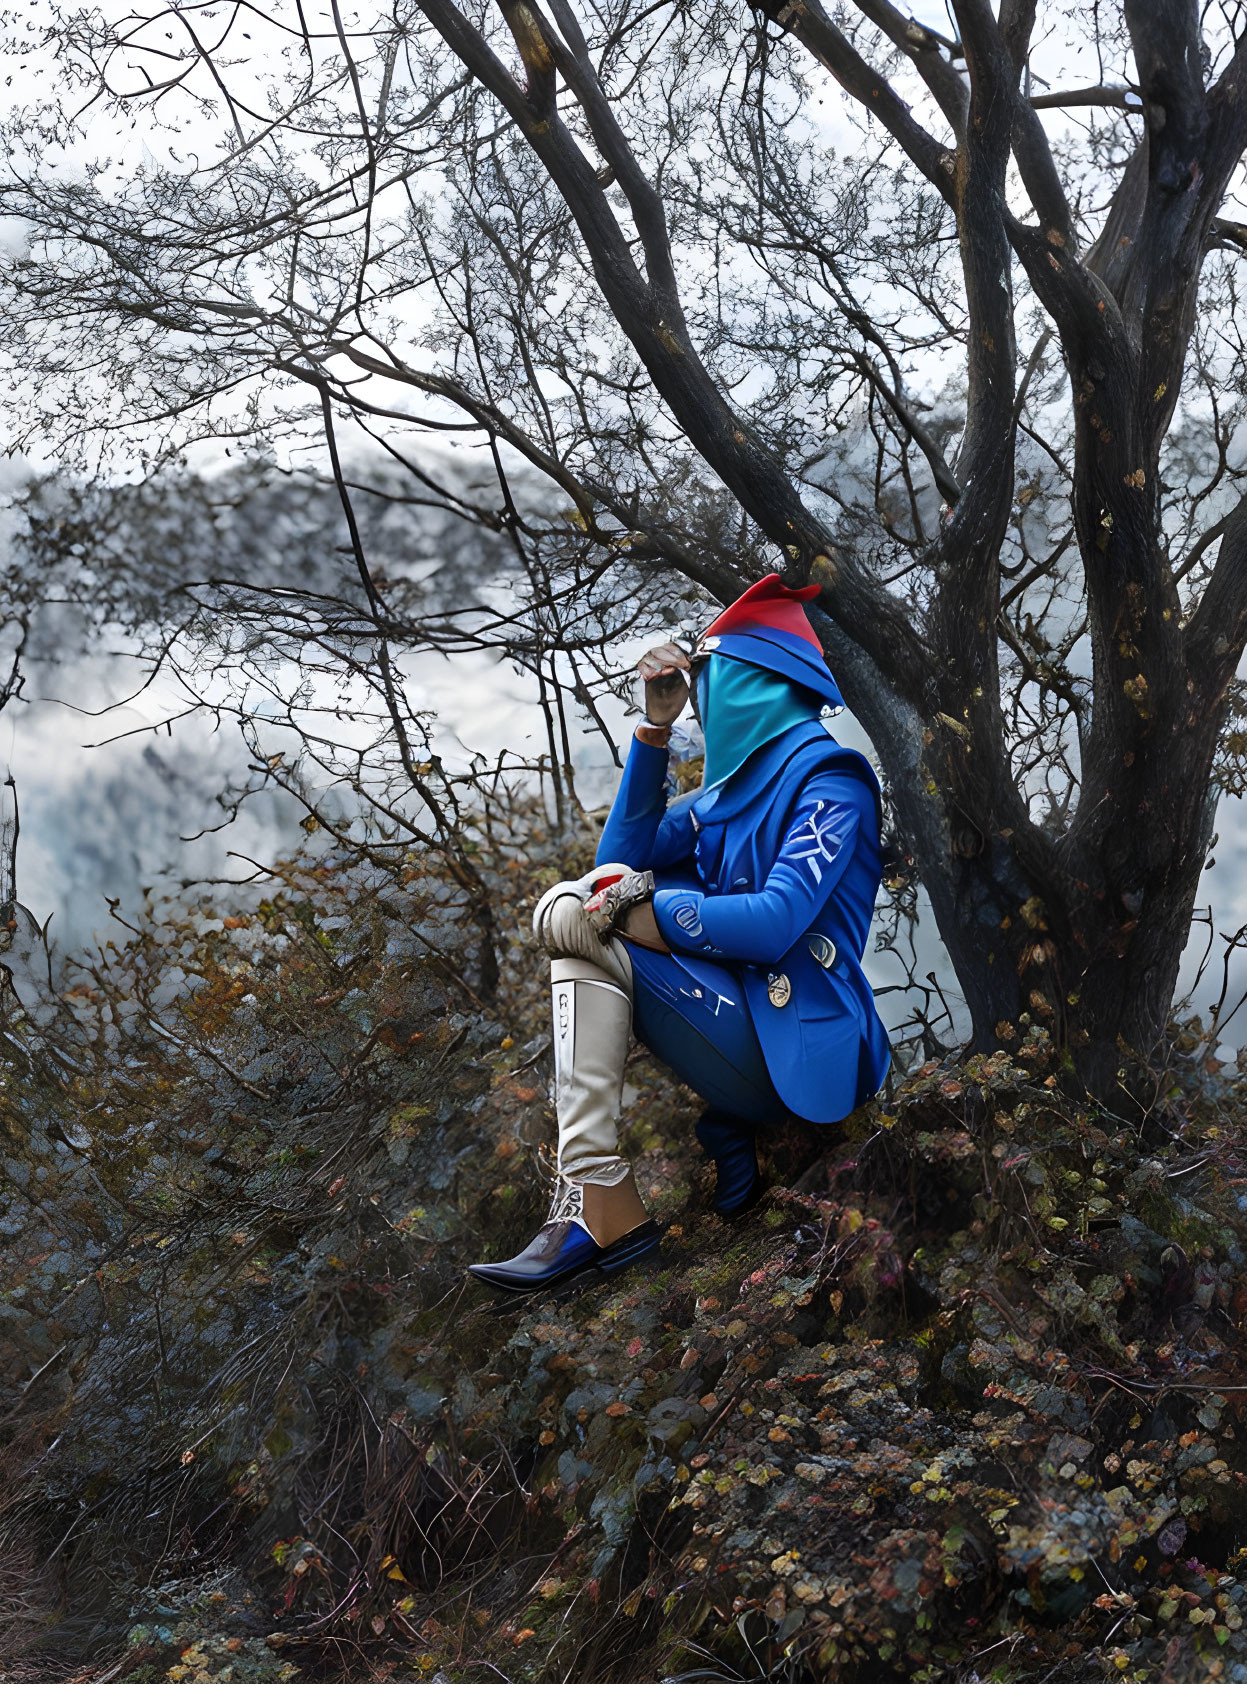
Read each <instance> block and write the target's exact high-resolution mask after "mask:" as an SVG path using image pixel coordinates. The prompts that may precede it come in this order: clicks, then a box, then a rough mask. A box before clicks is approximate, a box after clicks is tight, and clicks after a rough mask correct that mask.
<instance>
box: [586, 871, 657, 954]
mask: <svg viewBox="0 0 1247 1684" xmlns="http://www.w3.org/2000/svg"><path fill="white" fill-rule="evenodd" d="M617 872H618V873H620V875H618V876H617V875H616V873H617ZM602 878H605V881H604V882H603V881H602ZM599 883H600V887H597V888H595V889H594V892H593V894H591V895H590V896H589V898H588V900H586V901H585V916H586V917H587V918H588V920H589V923H590V924H591V925H592V926H593V928H594V929H595V930H596V931H597V933H598V935H599V936H600V937H601V939H602V940H603V941H605V940H606V939H607V938H608V937H609V936H611V935H613V934H614V933H615V931H616V930H617V929H618V927H619V925H620V922H621V920H622V919H623V917H624V915H625V914H626V913H627V912H628V910H629V908H630V907H634V906H636V905H637V904H638V903H639V902H641V901H647V900H649V899H651V897H652V896H653V893H654V873H653V872H652V871H629V869H628V868H627V866H608V867H607V868H606V869H605V870H604V871H600V872H599Z"/></svg>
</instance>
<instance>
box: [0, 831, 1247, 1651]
mask: <svg viewBox="0 0 1247 1684" xmlns="http://www.w3.org/2000/svg"><path fill="white" fill-rule="evenodd" d="M514 875H515V880H514V881H513V882H512V883H511V884H510V885H505V887H506V889H507V894H508V897H509V898H510V899H511V900H512V901H513V902H516V903H518V902H523V901H524V900H526V899H527V898H528V897H529V896H531V894H532V893H533V892H535V890H536V889H537V888H538V887H539V886H540V879H539V878H534V877H533V876H532V875H531V874H526V873H524V872H520V871H518V869H517V870H516V872H515V874H514ZM548 875H549V873H547V876H548ZM405 876H406V881H405V882H398V881H395V879H394V878H392V877H386V878H384V879H380V878H377V879H368V878H366V877H364V876H361V875H360V874H359V873H358V872H348V871H346V870H345V869H339V868H335V865H334V863H333V861H332V859H329V858H327V857H322V858H321V859H320V860H319V861H317V862H312V861H304V862H302V863H299V864H296V865H293V866H290V867H288V868H285V869H284V871H283V872H282V873H281V874H280V875H279V877H277V878H275V879H274V880H273V882H272V883H271V884H270V886H269V887H268V888H267V889H266V890H265V891H264V892H263V894H259V893H257V895H256V896H254V897H253V898H252V899H251V900H249V901H247V902H245V903H243V904H238V905H232V906H231V907H229V908H224V907H221V906H214V905H210V904H207V903H200V904H196V905H193V906H189V907H188V906H187V905H184V904H181V905H177V906H173V905H170V906H166V907H163V908H153V909H151V910H150V912H149V914H148V915H147V916H146V917H145V918H144V919H143V920H142V921H140V922H139V923H137V924H136V925H135V927H134V929H133V930H132V931H130V932H129V933H128V934H127V935H126V939H125V941H124V942H119V943H118V945H117V947H116V948H114V949H113V950H112V951H110V952H106V953H105V954H103V955H102V956H100V958H99V960H98V962H97V963H96V964H95V965H94V966H91V967H84V968H83V969H82V970H81V972H80V974H79V979H78V980H77V982H76V983H75V984H74V986H73V989H72V990H71V992H70V993H69V995H68V996H67V998H66V999H65V1000H64V1001H63V1002H62V1004H61V1007H60V1008H58V1013H57V1014H56V1015H51V1014H50V1013H49V1010H48V1009H46V1008H45V1010H44V1012H43V1014H42V1021H41V1022H36V1021H35V1020H34V1016H33V1015H32V1014H30V1013H29V1012H28V1013H25V1014H23V1013H22V1012H21V1011H19V1010H16V1009H14V1010H13V1012H12V1014H11V1018H10V1021H9V1023H8V1026H7V1029H6V1031H5V1071H4V1076H5V1088H4V1092H3V1111H2V1112H0V1115H2V1118H3V1128H4V1146H3V1180H2V1182H0V1233H2V1234H3V1237H4V1248H5V1258H6V1261H5V1266H4V1277H3V1281H2V1283H0V1284H2V1291H0V1457H2V1458H3V1471H4V1481H3V1485H2V1486H0V1541H2V1546H3V1548H2V1551H0V1675H2V1676H3V1677H4V1678H5V1679H6V1680H9V1681H12V1684H28V1681H29V1684H36V1681H38V1684H68V1681H69V1680H76V1681H78V1684H105V1681H106V1680H107V1681H108V1684H149V1681H151V1684H155V1681H157V1680H163V1679H166V1678H167V1679H170V1680H175V1681H180V1684H209V1681H212V1684H225V1681H227V1680H228V1681H230V1684H248V1681H257V1684H258V1681H278V1680H289V1681H295V1680H301V1679H318V1678H359V1679H363V1678H386V1679H393V1680H396V1681H398V1680H412V1681H414V1680H435V1681H437V1684H468V1681H469V1680H477V1679H481V1678H492V1679H501V1680H506V1681H510V1684H547V1681H549V1684H553V1681H555V1680H560V1681H566V1680H586V1681H587V1680H593V1681H595V1684H597V1681H603V1684H642V1681H645V1684H649V1681H655V1684H656V1681H657V1680H660V1679H664V1680H673V1681H674V1680H689V1681H692V1680H694V1679H698V1680H724V1681H730V1680H763V1679H783V1680H788V1681H790V1684H803V1681H806V1680H810V1681H813V1680H821V1679H835V1680H844V1681H850V1680H852V1681H858V1680H861V1681H866V1680H876V1679H882V1678H889V1677H896V1678H903V1679H909V1680H915V1681H934V1680H936V1679H958V1680H963V1681H965V1684H969V1681H970V1680H972V1679H980V1680H987V1679H992V1680H999V1681H1002V1684H1003V1681H1011V1680H1023V1679H1034V1680H1036V1681H1038V1680H1041V1679H1042V1680H1046V1681H1048V1684H1060V1681H1061V1680H1065V1679H1069V1680H1074V1679H1086V1678H1089V1677H1091V1678H1094V1677H1102V1676H1104V1677H1110V1678H1122V1679H1128V1680H1139V1681H1142V1680H1158V1681H1159V1680H1174V1681H1185V1680H1203V1679H1208V1680H1213V1679H1222V1680H1233V1681H1235V1684H1238V1681H1242V1680H1247V1631H1244V1620H1245V1618H1247V1404H1245V1400H1247V1363H1245V1362H1244V1348H1243V1342H1242V1335H1241V1328H1242V1322H1243V1316H1244V1311H1245V1310H1247V1257H1245V1255H1244V1249H1243V1245H1244V1234H1245V1233H1247V1123H1245V1120H1244V1119H1245V1115H1247V1091H1244V1087H1243V1085H1242V1084H1240V1081H1239V1078H1238V1076H1237V1073H1236V1072H1234V1071H1233V1070H1228V1071H1227V1070H1221V1071H1218V1070H1216V1069H1215V1066H1211V1067H1210V1063H1209V1061H1208V1060H1206V1059H1204V1060H1203V1062H1202V1063H1200V1064H1198V1067H1197V1064H1196V1060H1195V1057H1194V1056H1188V1057H1187V1058H1186V1059H1185V1060H1179V1061H1178V1063H1177V1065H1176V1066H1175V1068H1174V1069H1173V1070H1171V1071H1169V1072H1167V1073H1166V1074H1165V1075H1164V1077H1163V1078H1158V1082H1157V1097H1156V1099H1155V1101H1154V1103H1152V1104H1151V1105H1150V1106H1147V1107H1143V1106H1140V1105H1139V1104H1138V1103H1137V1102H1135V1101H1132V1100H1129V1099H1128V1098H1127V1097H1126V1095H1125V1092H1124V1090H1123V1095H1122V1101H1121V1110H1120V1114H1113V1113H1110V1112H1109V1111H1106V1110H1104V1109H1103V1108H1093V1107H1090V1106H1085V1105H1079V1104H1076V1103H1074V1102H1073V1101H1071V1100H1070V1099H1069V1098H1068V1097H1066V1096H1065V1095H1064V1094H1063V1092H1062V1090H1061V1088H1060V1086H1059V1084H1058V1078H1059V1075H1060V1072H1059V1070H1057V1069H1056V1068H1055V1066H1054V1063H1053V1060H1052V1058H1051V1055H1050V1053H1049V1051H1048V1048H1047V1044H1046V1038H1045V1036H1044V1034H1043V1032H1042V1030H1041V1029H1039V1028H1037V1027H1036V1026H1033V1025H1026V1024H1022V1025H1020V1026H1019V1027H1018V1032H1017V1035H1016V1037H1015V1040H1014V1042H1013V1045H1012V1051H1011V1052H1010V1054H1009V1055H1005V1054H1000V1055H997V1056H994V1057H992V1058H978V1059H972V1060H970V1061H969V1062H966V1063H962V1064H959V1065H953V1064H951V1063H949V1064H945V1065H934V1064H928V1065H926V1066H924V1067H922V1068H921V1069H920V1070H917V1071H916V1072H914V1073H912V1074H911V1075H910V1076H909V1077H908V1079H906V1080H904V1081H903V1082H900V1083H899V1084H898V1085H897V1086H896V1088H895V1091H893V1092H891V1093H890V1094H888V1095H886V1096H883V1097H881V1098H880V1100H878V1101H876V1102H873V1103H872V1104H870V1105H869V1106H867V1107H865V1108H863V1110H862V1111H861V1112H859V1113H857V1114H856V1115H854V1116H853V1117H852V1118H851V1119H849V1121H848V1124H847V1125H846V1127H845V1128H844V1129H843V1130H840V1131H836V1132H835V1133H834V1134H831V1135H829V1136H820V1137H815V1135H814V1133H813V1132H812V1131H810V1132H802V1131H799V1130H795V1129H788V1130H784V1131H780V1132H778V1133H777V1134H776V1136H775V1137H774V1138H773V1139H772V1140H771V1141H770V1142H769V1157H768V1165H769V1175H770V1181H771V1186H770V1188H769V1191H768V1193H767V1195H766V1196H765V1197H764V1199H763V1201H762V1203H761V1205H760V1206H759V1207H758V1208H756V1209H755V1210H754V1211H752V1212H751V1213H749V1214H748V1215H746V1216H745V1217H743V1218H741V1219H739V1220H737V1221H734V1222H732V1223H727V1222H724V1221H722V1220H720V1219H718V1218H716V1217H714V1216H713V1215H712V1214H710V1213H709V1211H708V1208H707V1203H706V1178H705V1171H704V1170H703V1168H702V1166H701V1165H700V1163H699V1161H698V1156H697V1151H696V1147H695V1145H694V1143H693V1138H692V1125H693V1122H694V1120H695V1117H696V1112H697V1107H696V1103H695V1101H694V1099H693V1097H692V1096H691V1095H690V1094H689V1093H688V1092H687V1091H685V1090H682V1089H680V1088H678V1087H675V1086H674V1085H673V1084H672V1083H671V1082H670V1080H669V1079H668V1078H667V1077H666V1076H665V1075H664V1074H663V1073H662V1072H661V1071H660V1070H658V1069H657V1068H655V1067H654V1066H652V1065H651V1064H650V1063H649V1061H648V1060H647V1059H645V1058H643V1057H640V1056H638V1057H637V1059H636V1061H635V1063H634V1065H633V1066H632V1069H631V1072H630V1075H631V1079H632V1085H633V1098H632V1103H631V1107H630V1110H629V1113H628V1116H629V1144H630V1146H631V1148H632V1150H633V1152H634V1153H635V1155H636V1158H637V1160H638V1164H639V1167H640V1180H641V1184H642V1187H643V1189H644V1190H645V1191H646V1193H647V1195H648V1197H649V1198H650V1200H651V1202H652V1205H653V1208H654V1210H655V1212H656V1214H657V1215H658V1216H659V1218H660V1219H661V1220H663V1221H664V1222H665V1223H667V1224H668V1226H667V1231H666V1238H665V1241H664V1243H663V1247H662V1250H661V1253H660V1255H659V1257H658V1259H657V1261H656V1262H655V1263H654V1264H653V1266H652V1267H651V1268H649V1269H648V1270H645V1271H637V1272H635V1273H633V1274H631V1275H627V1276H625V1277H623V1278H619V1279H616V1280H614V1281H612V1282H610V1283H609V1284H608V1283H606V1282H598V1283H590V1284H588V1285H587V1286H584V1287H582V1288H580V1289H578V1290H575V1291H570V1292H567V1293H565V1294H563V1295H562V1296H558V1297H554V1298H547V1299H544V1300H539V1301H533V1300H525V1301H521V1302H512V1301H504V1302H501V1303H499V1302H497V1301H496V1300H494V1299H493V1298H491V1297H490V1296H489V1295H488V1294H487V1293H486V1291H485V1289H484V1288H482V1287H481V1286H479V1285H477V1284H476V1283H474V1282H469V1281H468V1280H467V1279H466V1278H465V1275H464V1266H465V1264H466V1263H468V1262H469V1261H472V1260H474V1259H477V1258H480V1257H485V1256H501V1255H506V1254H508V1253H509V1252H510V1251H511V1250H513V1249H514V1248H515V1247H516V1246H517V1245H518V1244H519V1243H522V1241H523V1240H524V1239H525V1238H526V1237H527V1235H528V1233H529V1232H530V1231H531V1229H532V1227H533V1226H534V1224H535V1223H536V1222H537V1221H539V1220H540V1218H541V1216H542V1214H543V1204H544V1192H543V1187H542V1180H541V1175H542V1171H541V1165H540V1161H539V1146H540V1143H541V1142H542V1141H543V1140H545V1139H548V1137H549V1133H550V1125H549V1113H548V1107H547V1104H546V1083H547V1077H548V1042H547V1040H546V1037H545V1030H544V1025H543V1011H544V990H543V987H542V984H541V980H540V975H539V972H538V969H537V965H536V960H535V956H534V955H533V954H532V953H531V951H530V950H529V949H528V948H527V947H526V946H525V945H524V939H523V936H522V934H521V932H520V931H519V930H518V929H517V932H516V935H515V945H514V947H513V949H512V951H511V952H510V954H509V955H507V962H506V964H505V966H504V980H503V987H502V992H501V994H500V996H499V997H498V999H496V1000H495V1001H493V1002H491V1003H485V1002H482V1001H481V1000H480V999H478V998H477V997H476V995H475V993H474V987H473V982H472V979H471V976H470V975H468V974H466V973H465V971H464V970H463V967H462V965H461V964H460V963H459V962H458V959H457V956H456V953H455V950H454V938H453V921H452V920H450V919H448V918H447V917H446V916H445V903H444V897H443V896H442V894H441V891H440V889H439V886H438V885H437V883H436V882H435V881H433V880H432V879H431V878H429V876H428V875H427V874H425V873H423V872H421V871H419V870H417V869H415V868H414V867H413V868H412V869H411V870H410V871H409V872H407V873H406V874H405ZM499 886H500V888H502V887H504V885H502V884H501V883H500V885H499ZM1197 1039H1198V1037H1197V1035H1196V1034H1195V1033H1194V1032H1192V1033H1191V1034H1190V1035H1189V1036H1188V1038H1187V1043H1188V1049H1187V1050H1188V1054H1191V1055H1193V1054H1194V1052H1195V1051H1196V1050H1197V1048H1196V1042H1197Z"/></svg>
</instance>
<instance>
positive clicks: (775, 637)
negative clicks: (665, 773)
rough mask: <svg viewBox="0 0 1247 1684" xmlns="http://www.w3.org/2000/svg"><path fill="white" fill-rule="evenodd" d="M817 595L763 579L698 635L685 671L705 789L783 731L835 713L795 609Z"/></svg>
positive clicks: (834, 697) (775, 578)
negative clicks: (692, 693) (696, 716)
mask: <svg viewBox="0 0 1247 1684" xmlns="http://www.w3.org/2000/svg"><path fill="white" fill-rule="evenodd" d="M817 595H818V586H817V585H807V586H806V587H805V588H804V589H802V590H794V589H793V588H792V587H791V586H788V585H785V584H784V583H783V582H782V580H781V579H780V577H779V575H778V573H770V574H768V575H767V577H766V578H765V579H759V580H758V582H757V584H755V585H750V587H749V589H748V590H747V591H746V592H745V593H744V595H743V596H740V597H738V598H737V600H736V601H735V602H734V603H732V605H731V607H730V608H725V609H724V611H723V613H722V614H720V615H719V617H718V618H717V619H716V620H714V621H713V622H712V623H711V624H710V625H709V626H708V627H707V628H706V630H705V632H704V633H703V635H702V637H701V639H700V641H699V642H698V644H697V648H696V649H695V650H694V652H693V664H694V670H695V672H696V675H697V676H696V684H697V700H698V708H699V711H700V713H701V718H702V729H703V731H704V733H705V738H706V767H705V773H704V776H703V783H704V785H705V787H706V788H707V789H709V788H710V787H711V785H713V784H716V783H722V782H723V781H724V780H725V779H726V778H729V777H731V775H732V773H733V772H735V771H736V770H737V769H738V768H739V767H741V766H742V765H743V764H744V763H745V761H746V760H747V759H748V758H749V756H750V755H751V754H753V753H754V751H755V750H756V749H758V748H761V747H762V745H763V744H764V743H768V742H770V741H771V740H772V739H773V738H775V737H777V736H779V735H780V734H781V733H782V732H784V731H786V730H788V729H789V728H790V727H791V726H793V725H797V724H800V723H801V722H802V721H803V720H807V719H815V718H818V717H820V715H821V716H822V717H824V718H827V717H830V715H831V714H833V713H839V712H840V710H841V709H842V708H843V706H844V702H843V700H842V698H841V696H840V692H839V690H838V689H837V687H836V681H835V679H834V678H832V676H831V673H830V672H829V671H828V668H827V663H826V661H825V660H824V659H823V652H822V648H821V647H820V645H819V642H818V639H817V638H816V637H815V635H814V632H813V629H812V628H811V626H810V622H809V620H808V619H807V618H806V614H805V609H804V608H803V607H802V603H804V602H808V601H809V600H810V599H811V598H812V597H815V596H817Z"/></svg>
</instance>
